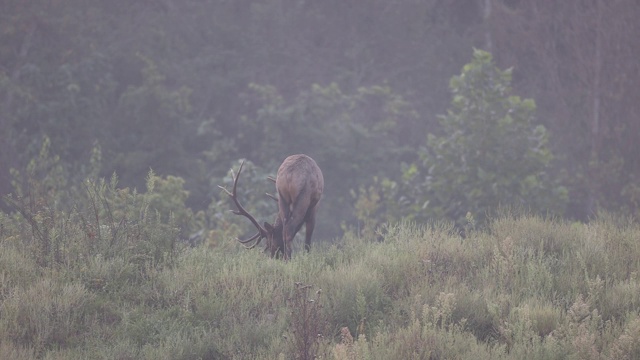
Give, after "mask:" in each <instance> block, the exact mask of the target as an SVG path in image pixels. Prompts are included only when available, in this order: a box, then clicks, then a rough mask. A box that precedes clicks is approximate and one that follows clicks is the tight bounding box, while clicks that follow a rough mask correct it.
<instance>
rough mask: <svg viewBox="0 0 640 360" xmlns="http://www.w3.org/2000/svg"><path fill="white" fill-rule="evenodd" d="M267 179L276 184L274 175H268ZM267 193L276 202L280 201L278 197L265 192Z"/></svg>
mask: <svg viewBox="0 0 640 360" xmlns="http://www.w3.org/2000/svg"><path fill="white" fill-rule="evenodd" d="M267 179H269V180H270V181H272V182H273V183H274V184H275V183H276V178H274V177H273V176H267ZM265 195H267V196H268V197H270V198H272V199H273V200H275V201H276V202H277V201H278V197H277V196H275V195H272V194H269V193H265Z"/></svg>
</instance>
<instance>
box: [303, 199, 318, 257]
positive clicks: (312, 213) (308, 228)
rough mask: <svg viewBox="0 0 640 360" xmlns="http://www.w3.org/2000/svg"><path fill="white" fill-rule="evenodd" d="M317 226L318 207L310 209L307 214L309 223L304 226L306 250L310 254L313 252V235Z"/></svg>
mask: <svg viewBox="0 0 640 360" xmlns="http://www.w3.org/2000/svg"><path fill="white" fill-rule="evenodd" d="M315 226H316V207H315V206H314V207H312V208H310V209H309V213H308V214H307V221H306V223H305V225H304V229H305V237H304V249H305V250H306V251H307V252H308V251H309V250H311V236H312V235H313V228H314V227H315Z"/></svg>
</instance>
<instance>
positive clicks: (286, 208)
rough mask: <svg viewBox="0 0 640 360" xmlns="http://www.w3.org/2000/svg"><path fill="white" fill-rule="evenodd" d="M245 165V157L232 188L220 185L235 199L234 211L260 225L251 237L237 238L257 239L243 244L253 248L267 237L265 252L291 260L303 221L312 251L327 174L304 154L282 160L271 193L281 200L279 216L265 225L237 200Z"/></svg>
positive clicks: (307, 248) (308, 245)
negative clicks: (293, 247)
mask: <svg viewBox="0 0 640 360" xmlns="http://www.w3.org/2000/svg"><path fill="white" fill-rule="evenodd" d="M243 165H244V161H243V162H242V164H240V169H239V170H238V174H236V175H234V176H233V190H232V191H231V192H229V191H228V190H227V189H225V188H224V187H222V186H220V188H221V189H222V190H224V191H225V192H226V193H227V195H229V197H230V198H231V199H232V200H233V202H234V203H235V205H236V207H237V210H232V212H233V213H234V214H236V215H241V216H244V217H246V218H248V219H249V221H251V223H252V224H253V225H254V226H255V227H256V228H257V229H258V232H257V233H256V234H255V235H253V236H252V237H250V238H248V239H245V240H242V239H239V238H236V240H238V241H239V242H240V243H242V244H243V245H244V244H247V243H250V242H252V241H255V242H254V243H253V244H252V245H249V246H247V245H244V246H245V247H246V248H247V249H252V248H254V247H256V246H257V245H258V244H259V243H260V241H261V240H262V239H267V240H266V242H267V246H266V248H265V252H270V255H271V257H278V256H279V255H282V257H283V258H284V259H285V260H289V259H290V258H291V245H292V244H291V243H292V242H293V239H294V237H295V236H296V234H297V233H298V231H299V230H300V228H302V224H304V225H305V231H306V234H305V241H304V247H305V250H306V251H309V250H310V248H311V236H312V235H313V229H314V227H315V223H316V221H315V218H316V210H317V208H318V203H319V202H320V198H321V197H322V191H323V189H324V178H323V177H322V171H321V170H320V168H319V167H318V164H316V162H315V161H314V160H313V159H312V158H310V157H309V156H307V155H303V154H299V155H291V156H289V157H287V158H286V159H285V160H284V161H283V162H282V165H280V167H279V168H278V174H277V175H276V178H275V183H276V190H277V192H278V195H277V197H276V196H272V197H273V198H274V199H276V200H277V201H278V216H277V218H276V221H275V223H274V224H273V225H271V224H269V223H268V222H265V223H264V226H261V225H260V223H259V222H258V221H257V220H256V219H255V218H254V217H253V216H251V214H249V213H248V212H247V211H246V210H245V209H244V207H242V205H241V204H240V202H239V201H238V196H237V192H236V190H237V187H238V179H239V178H240V173H241V172H242V166H243ZM272 180H273V179H272ZM267 195H268V194H267Z"/></svg>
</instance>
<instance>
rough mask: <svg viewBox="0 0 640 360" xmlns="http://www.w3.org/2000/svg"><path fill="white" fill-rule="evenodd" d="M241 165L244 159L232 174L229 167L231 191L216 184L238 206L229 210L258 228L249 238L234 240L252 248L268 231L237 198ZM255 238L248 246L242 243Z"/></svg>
mask: <svg viewBox="0 0 640 360" xmlns="http://www.w3.org/2000/svg"><path fill="white" fill-rule="evenodd" d="M243 166H244V160H243V161H242V163H241V164H240V168H239V169H238V173H237V174H234V172H233V169H231V175H232V176H233V191H231V192H229V190H227V189H226V188H225V187H223V186H219V185H218V187H219V188H220V189H222V190H224V192H225V193H227V195H228V196H229V197H230V198H231V199H232V200H233V202H234V203H235V204H236V207H237V208H238V210H231V212H232V213H234V214H236V215H242V216H244V217H246V218H247V219H249V221H251V223H252V224H253V225H254V226H255V227H256V228H257V229H258V232H257V233H256V234H255V235H253V236H252V237H250V238H248V239H246V240H242V239H240V238H236V240H238V241H239V242H240V243H242V244H243V246H244V247H245V248H247V249H253V248H254V247H256V246H257V245H258V244H260V241H262V238H264V237H266V236H267V234H268V233H267V230H265V229H264V228H263V227H262V226H260V224H259V223H258V221H257V220H256V219H255V218H254V217H253V216H251V214H249V212H248V211H247V210H245V208H244V207H243V206H242V205H241V204H240V201H239V200H238V193H237V189H238V179H240V173H242V167H243ZM256 239H258V240H257V241H256V242H255V243H254V244H252V245H250V246H246V245H244V244H246V243H248V242H251V241H254V240H256Z"/></svg>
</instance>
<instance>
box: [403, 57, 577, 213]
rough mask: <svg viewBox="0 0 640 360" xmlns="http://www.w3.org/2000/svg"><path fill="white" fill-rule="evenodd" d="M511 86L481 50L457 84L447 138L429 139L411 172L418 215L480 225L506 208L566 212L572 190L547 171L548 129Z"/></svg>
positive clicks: (445, 121) (445, 123) (446, 120)
mask: <svg viewBox="0 0 640 360" xmlns="http://www.w3.org/2000/svg"><path fill="white" fill-rule="evenodd" d="M510 84H511V69H508V70H505V71H502V70H500V69H498V68H497V67H496V66H495V65H494V62H493V59H492V56H491V54H489V53H487V52H485V51H481V50H475V51H474V53H473V60H472V61H471V62H470V63H469V64H467V65H465V66H464V67H463V69H462V73H461V74H460V75H458V76H454V77H453V78H452V79H451V81H450V89H451V92H452V93H453V100H452V102H451V108H450V110H448V112H447V114H446V115H442V116H440V117H439V121H440V125H441V126H442V135H440V136H437V135H433V134H429V136H428V138H427V143H426V146H425V147H424V148H423V149H421V151H420V160H421V161H420V162H418V163H417V164H415V165H414V166H413V167H410V168H409V169H407V170H406V171H405V173H406V174H407V173H408V175H407V176H406V178H408V179H410V181H414V182H417V185H418V186H419V189H420V190H418V192H417V194H416V198H415V202H416V204H415V205H418V206H414V210H419V209H420V208H422V209H423V210H422V216H420V215H419V217H426V218H436V219H442V218H447V219H451V220H453V221H455V222H456V223H458V224H461V223H462V222H463V221H464V219H465V217H466V216H467V214H468V213H471V215H473V217H474V218H475V219H479V220H480V221H482V220H483V219H484V218H485V216H486V215H487V214H489V213H491V212H492V211H494V210H495V209H497V207H498V206H500V205H505V206H506V205H515V206H520V207H525V208H528V209H530V210H533V211H538V212H552V213H556V214H561V213H562V211H563V208H564V205H565V202H566V199H567V193H566V190H565V188H564V187H562V186H559V185H558V184H557V183H556V182H554V180H553V179H552V177H551V176H550V173H549V170H550V165H551V162H552V160H553V154H552V153H551V150H550V149H549V146H548V143H547V142H548V133H547V130H546V129H545V128H544V126H542V125H535V124H534V120H535V118H534V113H535V108H536V106H535V103H534V101H533V100H531V99H521V98H520V97H518V96H515V95H512V94H511V93H512V90H511V87H510ZM411 172H413V173H411Z"/></svg>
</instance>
